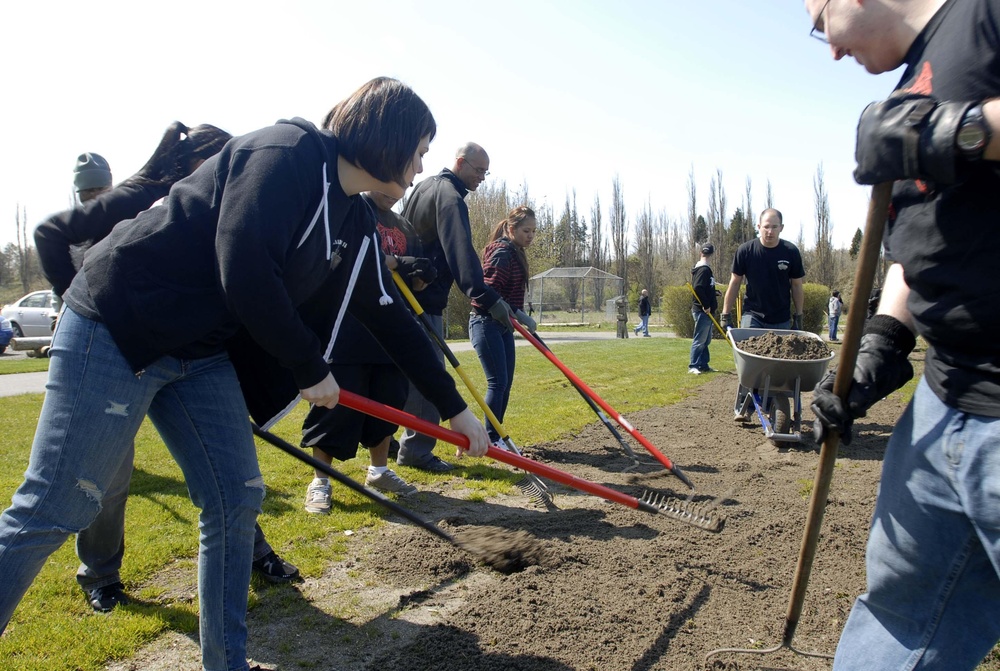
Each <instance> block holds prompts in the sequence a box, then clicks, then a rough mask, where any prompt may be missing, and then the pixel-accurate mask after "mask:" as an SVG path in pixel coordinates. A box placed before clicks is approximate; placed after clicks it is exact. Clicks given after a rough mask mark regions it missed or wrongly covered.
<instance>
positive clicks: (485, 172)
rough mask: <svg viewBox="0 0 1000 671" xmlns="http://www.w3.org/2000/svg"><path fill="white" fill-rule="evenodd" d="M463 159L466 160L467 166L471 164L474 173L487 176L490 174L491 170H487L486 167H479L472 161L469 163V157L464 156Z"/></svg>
mask: <svg viewBox="0 0 1000 671" xmlns="http://www.w3.org/2000/svg"><path fill="white" fill-rule="evenodd" d="M462 160H463V161H465V164H466V165H467V166H469V167H470V168H472V171H473V172H474V173H476V174H477V175H479V176H480V177H486V176H487V175H489V174H490V171H489V170H487V169H486V168H477V167H476V166H474V165H472V164H471V163H469V161H468V159H466V158H464V157H463V158H462Z"/></svg>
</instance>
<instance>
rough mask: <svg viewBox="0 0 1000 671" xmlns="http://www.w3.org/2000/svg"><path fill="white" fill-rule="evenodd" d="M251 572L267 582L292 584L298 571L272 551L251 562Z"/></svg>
mask: <svg viewBox="0 0 1000 671" xmlns="http://www.w3.org/2000/svg"><path fill="white" fill-rule="evenodd" d="M253 570H254V571H256V573H257V575H259V576H260V577H261V578H263V579H264V580H266V581H268V582H273V583H282V582H292V581H293V580H295V579H296V578H298V577H299V569H298V568H296V567H295V566H294V565H292V564H289V563H288V562H286V561H285V560H284V559H282V558H281V557H279V556H278V553H277V552H275V551H274V550H272V551H271V552H269V553H267V554H266V555H264V556H263V557H261V558H260V559H255V560H254V562H253Z"/></svg>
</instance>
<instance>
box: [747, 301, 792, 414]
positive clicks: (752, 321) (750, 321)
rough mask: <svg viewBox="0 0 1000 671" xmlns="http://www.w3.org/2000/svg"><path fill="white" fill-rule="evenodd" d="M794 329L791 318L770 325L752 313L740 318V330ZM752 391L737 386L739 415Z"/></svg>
mask: <svg viewBox="0 0 1000 671" xmlns="http://www.w3.org/2000/svg"><path fill="white" fill-rule="evenodd" d="M791 327H792V320H791V318H790V317H789V319H788V321H786V322H776V323H774V324H769V323H767V322H763V321H761V320H760V318H759V317H757V315H755V314H753V313H752V312H749V311H748V312H744V313H743V316H742V317H740V328H745V329H775V330H780V329H789V328H791ZM749 391H750V390H749V389H747V388H746V387H744V386H743V385H742V384H737V385H736V404H735V405H734V406H733V408H734V410H735V411H736V413H737V414H739V413H740V411H741V410H742V408H743V403H744V402H745V401H746V395H747V393H748V392H749ZM750 414H753V406H752V405H751V406H750Z"/></svg>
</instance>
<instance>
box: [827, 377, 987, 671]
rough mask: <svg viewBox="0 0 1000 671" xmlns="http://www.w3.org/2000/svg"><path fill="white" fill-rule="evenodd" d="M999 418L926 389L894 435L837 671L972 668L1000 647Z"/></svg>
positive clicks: (919, 392) (917, 395)
mask: <svg viewBox="0 0 1000 671" xmlns="http://www.w3.org/2000/svg"><path fill="white" fill-rule="evenodd" d="M998 446H1000V419H998V418H995V417H984V416H981V415H970V414H967V413H964V412H959V411H957V410H954V409H952V408H950V407H948V406H946V405H945V404H944V403H942V402H941V400H940V399H938V398H937V396H935V395H934V393H933V392H932V391H931V390H930V387H929V386H928V385H927V383H926V382H925V381H924V380H921V381H920V384H919V385H918V387H917V391H916V393H915V394H914V397H913V400H912V401H911V403H910V405H909V407H908V408H907V409H906V412H905V413H904V414H903V416H902V418H900V420H899V422H898V423H897V424H896V427H895V428H894V429H893V431H892V437H891V438H890V439H889V445H888V447H887V448H886V453H885V460H884V464H883V466H882V480H881V483H880V485H879V493H878V499H877V501H876V503H875V515H874V519H873V521H872V527H871V532H870V535H869V537H868V550H867V556H866V561H865V567H866V570H867V576H868V591H867V592H866V593H865V594H863V595H861V596H860V597H858V599H857V601H855V603H854V607H853V609H852V610H851V615H850V617H849V618H848V620H847V624H846V625H845V627H844V631H843V634H842V635H841V638H840V644H839V645H838V646H837V655H836V660H835V661H834V669H835V670H836V671H843V670H846V669H880V670H881V669H885V670H886V671H895V670H896V669H907V670H911V669H944V668H947V669H949V670H952V669H953V670H955V671H961V670H963V669H968V670H971V669H973V668H975V667H976V665H977V664H978V663H979V661H980V660H981V659H982V658H983V657H984V656H986V655H987V654H988V653H989V651H990V650H991V649H992V648H993V646H994V645H995V644H996V642H997V641H998V640H1000V505H998V503H997V502H998V501H1000V449H997V447H998Z"/></svg>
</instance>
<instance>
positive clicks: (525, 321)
mask: <svg viewBox="0 0 1000 671" xmlns="http://www.w3.org/2000/svg"><path fill="white" fill-rule="evenodd" d="M514 317H515V319H517V321H518V323H520V324H521V326H523V327H524V328H526V329H528V331H530V332H531V333H534V332H535V329H536V328H538V324H536V323H535V320H534V319H532V318H531V317H529V316H528V315H526V314H524V310H517V311H516V312H514Z"/></svg>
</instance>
